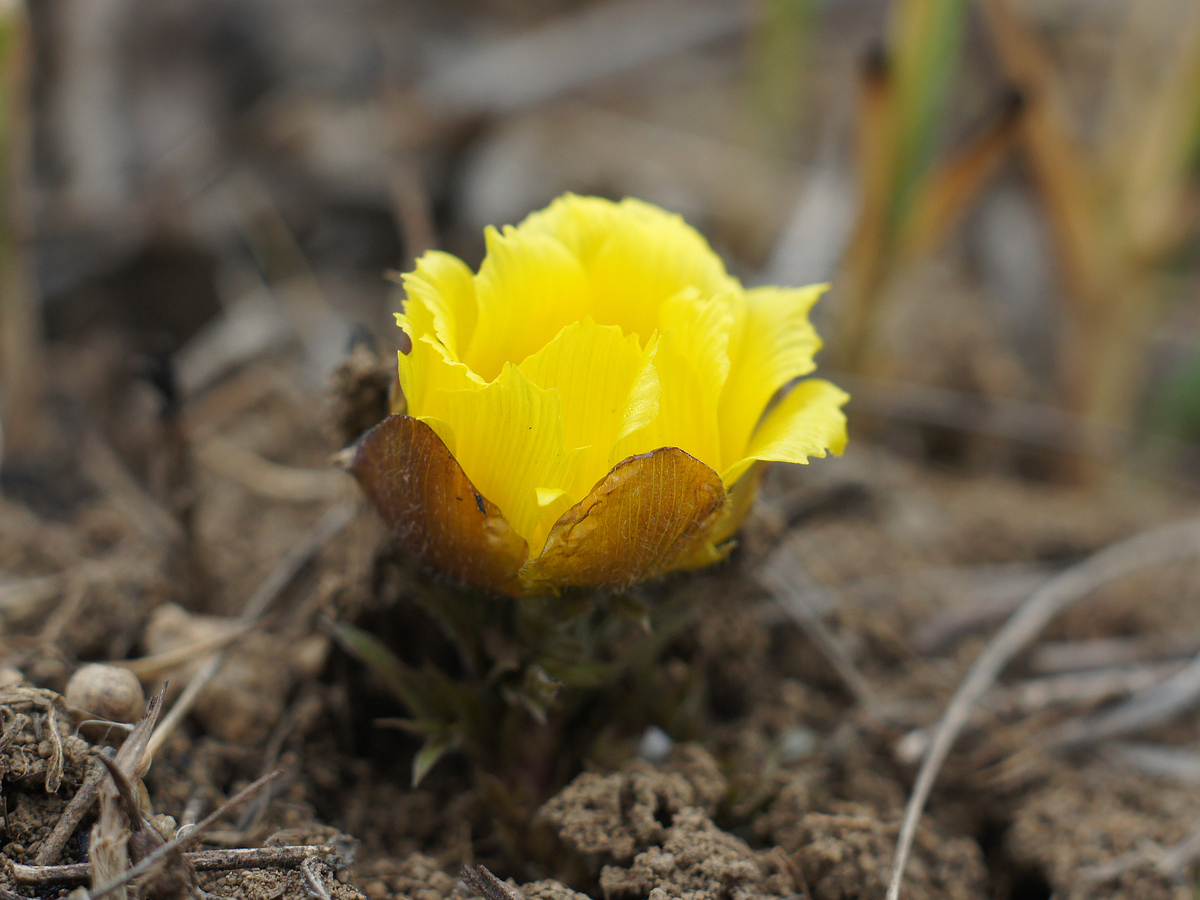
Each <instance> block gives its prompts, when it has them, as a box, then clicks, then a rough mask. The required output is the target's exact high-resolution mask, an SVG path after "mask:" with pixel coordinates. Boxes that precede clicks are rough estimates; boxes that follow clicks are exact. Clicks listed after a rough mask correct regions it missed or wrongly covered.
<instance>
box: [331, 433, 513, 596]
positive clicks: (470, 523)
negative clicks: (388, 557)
mask: <svg viewBox="0 0 1200 900" xmlns="http://www.w3.org/2000/svg"><path fill="white" fill-rule="evenodd" d="M350 471H351V472H353V474H354V477H355V478H357V479H358V481H359V484H361V485H362V488H363V493H365V494H366V495H367V497H368V498H370V500H371V502H372V503H373V504H374V505H375V508H376V509H377V510H379V513H380V515H381V516H382V517H383V519H384V521H385V522H387V523H388V525H389V526H391V527H392V528H393V529H394V530H395V531H396V532H397V534H399V536H400V538H401V540H403V541H404V542H405V544H406V545H407V546H408V547H409V549H410V550H411V551H412V552H413V553H414V554H416V556H417V557H419V558H420V559H421V560H422V561H423V562H424V563H425V564H426V565H429V566H432V567H433V568H435V569H438V570H439V571H440V572H442V573H443V574H444V575H447V576H448V577H450V578H453V579H455V580H456V581H463V582H466V583H467V584H472V585H475V586H476V587H480V588H484V589H486V590H492V591H500V592H502V593H506V594H517V593H519V592H520V587H519V586H518V584H517V581H516V576H517V571H518V570H519V569H520V567H521V565H522V563H524V562H525V557H526V547H525V542H524V541H523V540H521V538H520V537H519V536H518V535H517V533H516V532H515V531H513V529H512V528H511V527H510V526H509V524H508V522H507V521H505V519H504V516H503V515H502V514H501V512H500V510H499V509H498V508H497V507H496V505H495V504H494V503H492V502H491V501H490V500H488V499H487V498H486V497H485V496H484V495H483V494H481V493H479V491H477V490H476V489H475V486H474V485H473V484H471V482H470V480H469V479H468V478H467V477H466V475H465V474H464V473H463V470H462V467H461V466H459V464H458V463H457V462H456V461H455V459H454V456H453V455H452V454H451V452H450V451H449V450H448V449H447V447H446V446H445V445H444V444H443V443H442V442H441V441H440V440H439V439H438V436H437V435H436V434H434V432H433V431H432V430H431V429H430V427H429V426H428V425H426V424H425V423H423V422H418V421H417V420H416V419H413V418H410V417H409V416H390V417H389V418H386V419H384V420H383V421H382V422H380V423H379V424H378V425H376V426H375V427H374V428H373V429H371V430H370V431H368V432H367V433H366V435H364V436H363V438H362V440H361V441H360V442H359V444H358V447H357V449H356V451H355V455H354V461H353V463H352V464H351V467H350Z"/></svg>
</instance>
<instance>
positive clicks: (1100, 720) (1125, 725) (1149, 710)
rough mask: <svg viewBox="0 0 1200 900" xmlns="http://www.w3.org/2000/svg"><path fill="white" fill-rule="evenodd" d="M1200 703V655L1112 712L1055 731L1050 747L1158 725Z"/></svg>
mask: <svg viewBox="0 0 1200 900" xmlns="http://www.w3.org/2000/svg"><path fill="white" fill-rule="evenodd" d="M1197 700H1200V655H1197V656H1195V657H1194V658H1193V659H1192V661H1191V662H1189V663H1188V664H1187V665H1186V666H1184V667H1183V668H1182V669H1180V670H1179V671H1177V672H1175V674H1174V675H1172V676H1171V677H1170V678H1167V679H1166V680H1164V681H1162V682H1161V683H1159V684H1155V685H1153V686H1150V687H1147V688H1146V689H1144V690H1143V691H1141V692H1140V693H1138V694H1136V695H1135V696H1133V697H1130V698H1129V699H1128V700H1126V701H1125V702H1124V703H1121V704H1120V705H1118V706H1116V707H1115V708H1113V709H1110V710H1106V711H1104V712H1102V713H1097V714H1096V715H1094V716H1089V717H1088V718H1086V719H1082V720H1079V721H1075V722H1068V723H1067V724H1065V725H1063V726H1061V727H1060V728H1057V729H1055V730H1054V731H1053V732H1052V733H1051V734H1049V735H1047V736H1045V738H1044V739H1043V740H1044V742H1045V746H1047V747H1080V746H1084V745H1087V744H1093V743H1095V742H1097V741H1102V740H1105V739H1106V738H1111V737H1118V736H1120V735H1125V734H1130V733H1132V732H1135V731H1141V730H1143V729H1145V728H1150V727H1153V726H1155V725H1159V724H1161V723H1163V722H1165V721H1166V720H1168V719H1170V718H1171V717H1173V716H1175V715H1177V714H1179V713H1181V712H1183V711H1184V710H1185V709H1187V708H1189V707H1190V706H1192V705H1193V704H1195V703H1196V702H1197Z"/></svg>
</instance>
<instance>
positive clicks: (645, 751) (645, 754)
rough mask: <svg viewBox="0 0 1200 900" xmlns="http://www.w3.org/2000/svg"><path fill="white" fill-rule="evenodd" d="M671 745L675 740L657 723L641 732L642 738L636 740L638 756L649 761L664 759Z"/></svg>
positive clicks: (655, 761)
mask: <svg viewBox="0 0 1200 900" xmlns="http://www.w3.org/2000/svg"><path fill="white" fill-rule="evenodd" d="M673 746H675V742H674V741H673V740H671V736H670V735H669V734H667V733H666V732H665V731H663V730H662V729H661V728H659V727H658V726H657V725H651V726H650V727H648V728H647V729H646V730H645V731H644V732H642V739H641V741H639V742H638V756H640V757H641V758H642V759H644V760H646V762H649V763H655V764H657V763H661V762H663V761H665V760H666V758H667V756H668V755H669V754H670V752H671V748H672V747H673Z"/></svg>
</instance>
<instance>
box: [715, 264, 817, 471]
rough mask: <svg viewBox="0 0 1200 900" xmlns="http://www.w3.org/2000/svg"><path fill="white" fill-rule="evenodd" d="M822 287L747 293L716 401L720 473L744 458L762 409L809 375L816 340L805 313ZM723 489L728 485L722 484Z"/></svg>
mask: <svg viewBox="0 0 1200 900" xmlns="http://www.w3.org/2000/svg"><path fill="white" fill-rule="evenodd" d="M825 289H826V285H812V286H810V287H806V288H798V289H788V288H776V287H760V288H754V289H752V290H749V291H746V295H745V297H746V299H745V306H744V308H743V309H741V310H738V311H737V312H738V313H739V319H740V321H738V322H737V323H736V324H735V326H734V329H733V333H732V334H731V335H730V346H729V357H730V369H729V377H728V378H727V379H726V381H725V390H724V392H723V393H722V395H721V401H720V407H719V409H720V413H719V415H720V420H721V459H722V462H723V463H724V466H725V467H728V466H729V465H731V464H733V463H736V462H738V461H739V460H741V459H743V458H744V457H746V456H747V455H748V454H747V450H746V447H747V444H748V442H749V441H750V436H751V435H752V434H753V433H754V428H755V426H756V425H757V424H758V421H759V419H760V418H761V417H762V414H763V411H764V410H765V409H766V406H767V403H768V402H769V401H770V399H771V397H773V396H774V395H775V392H776V391H778V390H779V389H780V388H781V387H783V386H784V385H786V384H787V383H788V382H789V381H791V380H792V379H793V378H797V377H799V376H801V375H807V374H808V373H809V372H811V371H812V370H813V368H814V367H815V364H814V363H813V356H814V354H816V352H817V351H818V350H819V349H820V348H821V339H820V338H819V337H817V332H816V329H814V328H813V326H812V324H811V323H810V322H809V321H808V311H809V310H810V309H811V308H812V305H813V304H814V303H815V302H816V301H817V299H818V298H819V297H820V296H821V294H822V293H823V292H824V291H825ZM726 483H728V482H726Z"/></svg>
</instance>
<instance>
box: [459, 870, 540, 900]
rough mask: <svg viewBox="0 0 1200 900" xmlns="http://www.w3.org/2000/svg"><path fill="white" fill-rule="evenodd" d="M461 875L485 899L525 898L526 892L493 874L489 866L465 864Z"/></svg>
mask: <svg viewBox="0 0 1200 900" xmlns="http://www.w3.org/2000/svg"><path fill="white" fill-rule="evenodd" d="M459 877H460V878H461V879H462V880H463V884H465V885H466V886H467V887H468V888H470V889H471V890H472V891H474V892H475V893H476V894H478V895H479V896H480V897H484V898H485V900H525V895H524V894H522V893H521V892H520V891H518V890H517V889H516V888H514V887H512V885H509V884H505V883H504V882H503V881H501V880H500V879H499V878H497V877H496V876H495V875H493V874H492V872H491V870H490V869H488V867H487V866H463V868H462V872H460V873H459Z"/></svg>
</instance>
